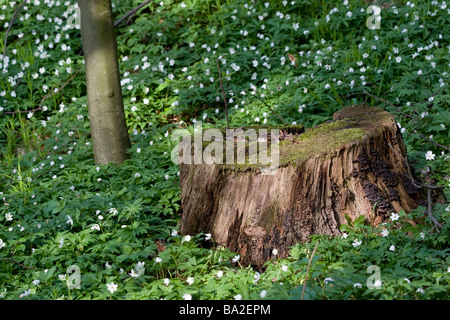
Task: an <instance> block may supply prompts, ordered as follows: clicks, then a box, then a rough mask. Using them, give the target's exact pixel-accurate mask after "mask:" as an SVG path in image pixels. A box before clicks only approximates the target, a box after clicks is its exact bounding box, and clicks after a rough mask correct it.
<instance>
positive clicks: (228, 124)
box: [216, 60, 230, 129]
mask: <svg viewBox="0 0 450 320" xmlns="http://www.w3.org/2000/svg"><path fill="white" fill-rule="evenodd" d="M216 62H217V70H219V80H220V88H221V89H222V95H223V101H224V102H225V112H226V114H227V126H228V129H230V121H229V120H228V108H227V98H226V97H225V92H224V91H223V86H222V75H221V73H220V67H219V60H216Z"/></svg>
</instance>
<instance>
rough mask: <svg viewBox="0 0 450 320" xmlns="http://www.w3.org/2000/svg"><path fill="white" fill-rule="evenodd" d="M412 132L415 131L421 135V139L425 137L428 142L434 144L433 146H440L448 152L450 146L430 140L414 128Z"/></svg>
mask: <svg viewBox="0 0 450 320" xmlns="http://www.w3.org/2000/svg"><path fill="white" fill-rule="evenodd" d="M413 132H414V133H417V134H418V135H419V137H421V138H422V139H425V140H427V141H428V142H431V143H432V144H434V145H435V146H437V147H441V148H443V149H445V150H447V151H448V152H450V148H447V147H446V146H443V145H442V144H440V143H437V142H435V141H433V140H431V139H430V138H427V137H425V136H424V135H423V134H420V133H418V132H417V131H416V130H414V131H413Z"/></svg>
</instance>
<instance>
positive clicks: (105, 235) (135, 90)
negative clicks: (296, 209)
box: [0, 0, 450, 299]
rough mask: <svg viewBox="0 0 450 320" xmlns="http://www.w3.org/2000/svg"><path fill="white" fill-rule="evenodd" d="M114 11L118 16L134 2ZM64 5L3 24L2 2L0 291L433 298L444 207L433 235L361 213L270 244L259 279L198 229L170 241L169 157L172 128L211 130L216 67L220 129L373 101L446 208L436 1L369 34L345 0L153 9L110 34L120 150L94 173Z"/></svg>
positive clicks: (445, 94) (405, 219)
mask: <svg viewBox="0 0 450 320" xmlns="http://www.w3.org/2000/svg"><path fill="white" fill-rule="evenodd" d="M113 3H114V11H115V14H116V17H120V16H122V15H123V14H125V13H126V12H128V11H129V10H131V9H133V8H134V7H136V6H137V5H138V4H139V1H136V0H126V1H120V2H119V1H113ZM74 4H75V2H74V1H55V0H28V1H26V2H25V3H24V6H23V8H22V10H21V11H19V13H18V15H17V17H16V19H14V16H15V10H16V8H18V7H19V5H20V2H18V1H11V2H6V1H1V2H0V6H1V9H2V10H1V13H0V24H1V27H0V52H1V53H0V58H1V59H0V86H1V87H0V101H1V103H0V114H1V117H0V129H1V130H0V142H1V143H0V148H1V149H0V152H1V158H0V164H1V165H0V198H1V200H2V201H1V206H0V225H1V227H0V298H2V299H300V298H304V299H448V295H449V291H450V289H449V288H450V255H449V252H450V247H449V223H450V206H449V204H448V202H445V201H444V202H445V203H443V204H441V203H435V204H434V205H433V208H432V209H433V214H434V216H435V217H436V218H437V219H438V221H440V223H441V224H442V225H443V228H442V229H441V230H440V232H437V230H436V228H435V227H434V225H433V224H432V223H431V221H430V220H429V219H428V218H427V215H426V208H425V207H419V208H418V209H417V210H415V211H413V212H410V213H407V214H406V213H404V212H394V213H392V215H391V218H390V220H389V221H388V222H386V224H384V225H382V226H378V227H374V226H371V225H370V223H368V222H364V221H362V220H361V219H358V220H357V221H355V222H354V223H353V224H350V225H348V226H347V225H345V226H342V236H340V237H328V236H314V237H312V239H311V243H307V244H298V245H296V246H294V247H293V248H292V250H291V253H290V257H289V258H287V259H278V258H277V254H276V253H277V251H276V248H274V251H273V260H271V261H269V262H268V263H267V265H266V268H265V270H264V271H261V270H259V271H258V270H255V269H253V268H252V267H251V266H245V265H241V264H240V262H239V256H237V255H236V254H235V253H233V252H229V251H228V250H227V249H224V248H221V247H218V246H216V245H215V244H214V242H213V239H211V238H210V235H209V234H208V230H205V231H204V233H202V234H199V235H183V236H182V235H179V234H178V232H177V230H178V229H177V222H178V218H179V214H180V202H179V197H178V196H179V187H178V173H179V172H178V167H177V166H176V165H174V164H173V163H172V161H171V157H170V154H171V150H172V148H173V146H174V143H175V142H174V141H172V140H171V136H170V133H171V131H172V130H173V129H175V128H177V127H179V126H183V127H184V126H186V127H188V128H192V125H193V123H195V122H196V121H202V122H203V125H204V126H205V127H208V126H211V127H213V126H214V127H217V126H220V127H223V126H225V125H226V116H225V112H224V100H223V97H222V93H221V87H220V78H219V73H218V68H217V63H218V64H219V66H220V69H221V80H222V83H223V88H224V91H225V92H226V98H227V105H228V109H229V118H230V122H231V124H232V125H233V126H242V125H250V124H263V125H266V124H267V125H275V124H280V123H281V122H282V121H284V122H286V123H289V124H292V123H297V124H302V125H304V126H305V127H311V126H314V125H316V124H318V123H320V122H323V121H326V120H328V119H330V118H331V116H332V114H333V113H334V112H335V111H336V110H338V109H340V108H341V107H343V106H347V105H351V104H361V103H364V104H367V105H371V106H377V107H380V108H384V109H385V110H388V111H390V112H391V113H392V114H393V115H394V116H395V117H396V119H397V122H398V127H399V130H401V132H402V134H403V138H404V140H405V143H406V145H407V148H408V157H409V161H410V163H411V164H412V166H413V168H414V169H415V171H416V173H417V175H418V176H420V177H421V178H422V179H423V180H424V181H428V182H429V183H432V184H434V185H441V186H444V188H443V189H442V190H443V192H444V195H445V196H446V197H447V198H448V196H449V195H450V193H449V191H450V166H449V147H448V146H449V134H448V132H449V131H448V128H449V127H450V111H449V104H448V101H449V100H450V99H449V98H450V96H449V91H448V78H449V76H448V70H449V65H450V55H449V52H450V45H449V41H448V34H450V27H449V25H450V24H449V22H450V18H449V13H450V7H448V6H447V4H446V2H445V1H408V2H406V1H391V2H385V3H384V4H383V6H382V10H381V18H382V19H381V22H380V28H379V29H369V28H368V27H367V25H366V21H367V19H370V18H371V17H372V18H373V13H368V12H367V9H368V7H369V4H368V3H367V2H365V1H359V0H355V1H352V0H344V1H316V0H293V1H253V2H251V1H241V0H237V1H222V0H214V1H211V0H201V1H198V0H196V1H188V0H186V1H184V2H183V1H171V0H163V1H160V2H156V1H155V2H152V3H150V4H149V5H148V6H146V7H145V8H143V9H142V10H140V11H139V12H138V13H137V14H136V15H135V16H134V17H132V19H131V20H130V22H129V23H128V24H126V21H124V22H122V23H121V24H120V25H119V26H118V27H117V37H118V51H119V57H120V67H121V74H122V80H121V81H122V89H123V96H124V102H125V112H126V116H127V121H128V125H129V128H130V134H131V139H132V143H133V146H132V148H131V149H130V159H129V160H127V161H125V163H124V164H123V165H121V166H112V165H101V166H96V165H95V164H94V160H93V155H92V146H91V144H90V136H89V119H88V112H87V107H86V104H87V100H86V88H85V84H84V69H83V56H82V53H81V41H80V33H79V29H77V26H76V25H77V18H76V17H75V16H74V14H75V13H76V9H75V7H74ZM281 119H282V120H281ZM441 198H443V197H442V196H441ZM204 243H206V244H208V246H210V247H211V249H205V248H203V247H202V245H201V244H204ZM316 245H317V247H316ZM314 248H315V251H314ZM308 265H309V268H308ZM306 277H307V279H308V280H307V281H305V279H306Z"/></svg>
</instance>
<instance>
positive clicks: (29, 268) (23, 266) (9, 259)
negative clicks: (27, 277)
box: [2, 258, 36, 270]
mask: <svg viewBox="0 0 450 320" xmlns="http://www.w3.org/2000/svg"><path fill="white" fill-rule="evenodd" d="M2 260H3V261H11V262H13V263H15V264H17V265H18V266H19V267H22V268H25V269H28V270H36V269H35V268H32V267H28V266H26V265H23V264H21V263H19V262H17V261H16V260H14V259H13V258H2Z"/></svg>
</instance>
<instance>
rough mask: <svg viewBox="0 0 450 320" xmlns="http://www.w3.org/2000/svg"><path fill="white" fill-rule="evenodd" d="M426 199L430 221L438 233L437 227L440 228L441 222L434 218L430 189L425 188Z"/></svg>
mask: <svg viewBox="0 0 450 320" xmlns="http://www.w3.org/2000/svg"><path fill="white" fill-rule="evenodd" d="M427 201H428V208H427V214H428V217H429V218H430V220H431V222H433V223H434V226H435V227H436V230H437V232H438V233H439V232H440V230H439V228H441V229H442V224H440V223H439V221H437V220H436V218H435V217H434V216H433V199H432V198H431V189H427Z"/></svg>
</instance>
